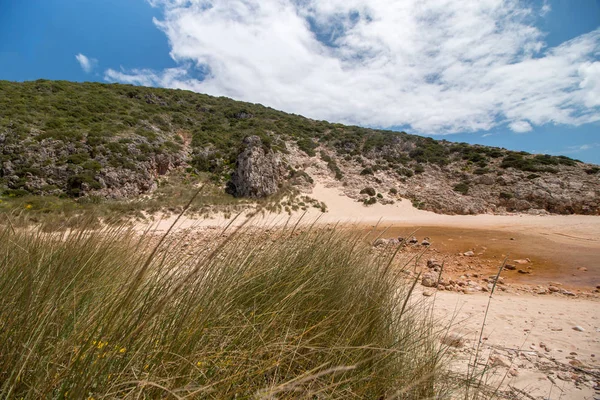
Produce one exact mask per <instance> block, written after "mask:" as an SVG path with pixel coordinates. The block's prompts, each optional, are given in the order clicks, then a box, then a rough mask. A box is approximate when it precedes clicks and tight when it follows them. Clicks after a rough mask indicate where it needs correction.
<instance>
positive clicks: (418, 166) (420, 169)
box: [414, 164, 425, 174]
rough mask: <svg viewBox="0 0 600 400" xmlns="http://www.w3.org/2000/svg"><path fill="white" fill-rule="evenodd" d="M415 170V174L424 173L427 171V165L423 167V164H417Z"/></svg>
mask: <svg viewBox="0 0 600 400" xmlns="http://www.w3.org/2000/svg"><path fill="white" fill-rule="evenodd" d="M414 171H415V174H422V173H423V172H425V167H423V166H422V165H421V164H417V165H415V168H414Z"/></svg>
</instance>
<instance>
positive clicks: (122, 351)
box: [119, 347, 127, 354]
mask: <svg viewBox="0 0 600 400" xmlns="http://www.w3.org/2000/svg"><path fill="white" fill-rule="evenodd" d="M126 351H127V349H126V348H125V347H121V348H120V349H119V353H121V354H123V353H125V352H126Z"/></svg>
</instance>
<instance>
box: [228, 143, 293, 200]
mask: <svg viewBox="0 0 600 400" xmlns="http://www.w3.org/2000/svg"><path fill="white" fill-rule="evenodd" d="M242 145H243V150H242V152H241V153H240V154H239V155H238V158H237V161H236V168H235V171H234V173H233V175H232V176H231V182H230V185H229V191H230V192H231V193H232V194H233V195H234V196H236V197H252V198H262V197H267V196H270V195H272V194H274V193H276V192H277V190H278V189H279V180H280V177H281V162H280V160H279V158H278V157H277V156H276V155H275V153H274V152H273V150H271V149H268V148H266V146H265V145H264V143H263V142H262V140H261V139H260V138H259V137H258V136H248V137H246V138H245V139H244V141H243V144H242Z"/></svg>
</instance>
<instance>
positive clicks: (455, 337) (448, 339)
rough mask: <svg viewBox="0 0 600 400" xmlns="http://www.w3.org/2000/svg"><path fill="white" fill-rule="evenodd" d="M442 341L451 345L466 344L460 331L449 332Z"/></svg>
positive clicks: (461, 345) (459, 345)
mask: <svg viewBox="0 0 600 400" xmlns="http://www.w3.org/2000/svg"><path fill="white" fill-rule="evenodd" d="M442 343H443V344H445V345H446V346H450V347H457V348H460V347H463V346H464V345H465V339H464V337H463V336H462V335H459V334H458V333H449V334H447V335H446V336H444V337H443V338H442Z"/></svg>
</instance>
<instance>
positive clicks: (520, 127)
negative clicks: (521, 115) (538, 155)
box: [508, 121, 533, 133]
mask: <svg viewBox="0 0 600 400" xmlns="http://www.w3.org/2000/svg"><path fill="white" fill-rule="evenodd" d="M508 127H509V128H510V130H511V131H513V132H517V133H524V132H529V131H531V130H533V127H532V126H531V124H530V123H529V122H527V121H514V122H511V123H510V124H508Z"/></svg>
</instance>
